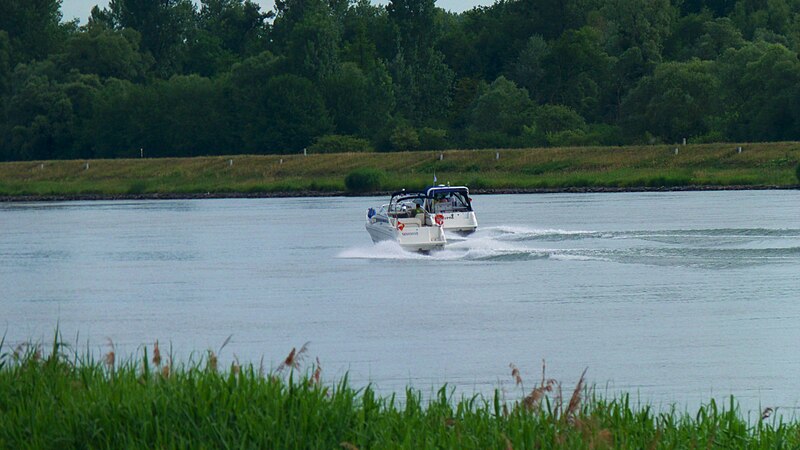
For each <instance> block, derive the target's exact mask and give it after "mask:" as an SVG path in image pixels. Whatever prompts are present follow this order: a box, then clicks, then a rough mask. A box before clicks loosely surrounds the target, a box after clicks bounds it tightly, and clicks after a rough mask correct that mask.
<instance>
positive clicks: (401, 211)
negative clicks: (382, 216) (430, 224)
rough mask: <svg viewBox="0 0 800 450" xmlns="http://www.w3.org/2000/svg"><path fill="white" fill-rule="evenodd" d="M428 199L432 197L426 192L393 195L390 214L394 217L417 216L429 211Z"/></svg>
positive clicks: (390, 202) (389, 209)
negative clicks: (426, 194) (427, 206)
mask: <svg viewBox="0 0 800 450" xmlns="http://www.w3.org/2000/svg"><path fill="white" fill-rule="evenodd" d="M426 200H430V199H428V198H427V196H425V195H424V194H416V195H395V196H392V199H391V200H390V201H389V208H388V214H389V216H392V217H415V216H416V215H417V214H420V213H422V214H424V213H427V209H426V207H425V204H426Z"/></svg>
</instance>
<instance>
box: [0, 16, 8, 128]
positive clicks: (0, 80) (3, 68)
mask: <svg viewBox="0 0 800 450" xmlns="http://www.w3.org/2000/svg"><path fill="white" fill-rule="evenodd" d="M10 80H11V41H10V40H9V39H8V33H6V32H5V31H3V30H0V98H3V95H4V94H5V93H6V92H7V90H8V88H9V83H10ZM0 111H2V108H0ZM0 117H1V116H0Z"/></svg>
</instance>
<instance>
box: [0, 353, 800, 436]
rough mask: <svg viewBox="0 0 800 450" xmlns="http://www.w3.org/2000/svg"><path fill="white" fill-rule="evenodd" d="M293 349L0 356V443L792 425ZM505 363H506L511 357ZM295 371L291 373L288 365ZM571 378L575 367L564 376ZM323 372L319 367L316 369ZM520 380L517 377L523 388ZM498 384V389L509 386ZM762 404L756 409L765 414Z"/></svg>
mask: <svg viewBox="0 0 800 450" xmlns="http://www.w3.org/2000/svg"><path fill="white" fill-rule="evenodd" d="M302 353H303V350H300V351H299V352H297V353H295V352H294V350H293V351H292V352H291V354H290V355H289V357H287V358H286V360H285V361H284V363H283V364H282V365H281V366H280V367H278V368H277V370H275V371H272V372H269V373H263V370H262V369H259V368H257V367H255V366H239V365H237V364H236V363H233V364H232V365H231V366H230V367H226V368H224V369H223V368H220V367H217V364H218V363H217V357H216V355H215V354H214V353H213V352H210V351H209V352H208V353H206V354H205V355H204V356H203V357H202V358H200V361H198V362H194V363H188V364H186V365H183V366H178V365H173V364H172V363H171V358H169V357H167V356H164V355H162V354H161V352H160V351H159V350H157V349H156V348H155V347H154V346H148V347H145V348H143V350H142V351H140V352H139V356H138V357H136V358H135V359H131V360H128V361H124V362H118V361H115V356H114V352H113V349H112V351H109V352H108V354H106V355H105V356H104V357H103V358H102V360H101V361H94V360H93V359H92V358H91V357H88V356H80V355H78V354H76V353H75V352H73V351H72V350H70V349H69V348H68V347H65V346H63V345H61V344H59V343H58V342H56V343H55V344H54V345H53V347H52V348H51V349H47V350H46V351H44V352H43V351H42V349H41V348H40V347H38V346H22V347H18V348H17V349H14V350H13V351H12V350H10V349H8V348H5V349H4V350H2V354H0V418H2V420H0V448H17V449H24V448H62V449H69V448H282V449H294V448H298V449H299V448H328V449H335V448H344V449H348V450H352V449H356V448H357V449H369V448H380V449H385V448H390V449H395V448H396V449H421V448H452V449H490V448H497V449H524V448H545V449H546V448H559V449H561V448H576V449H578V448H579V449H586V448H619V449H645V448H649V449H658V448H753V449H757V448H758V449H760V448H784V447H785V448H797V446H798V445H800V422H798V421H797V420H791V421H789V422H784V421H783V420H782V419H778V418H777V415H773V416H772V417H769V418H765V417H762V418H759V417H756V418H752V417H750V418H745V417H742V415H741V414H740V412H739V410H738V409H737V406H736V403H735V401H734V399H733V398H731V400H730V403H727V402H726V404H725V405H718V404H716V403H714V402H710V403H709V404H707V405H705V406H702V407H700V408H699V410H698V411H696V412H692V413H688V412H679V411H677V410H676V409H673V410H671V411H669V412H659V411H656V410H654V409H653V408H650V407H648V406H634V405H633V404H631V403H630V402H629V400H628V397H625V396H623V397H621V398H620V399H603V398H600V397H598V396H596V395H593V394H592V391H591V390H590V389H587V388H586V387H585V386H584V385H583V377H580V379H579V380H575V381H577V385H576V386H575V388H574V389H569V390H566V389H565V392H563V394H562V393H561V392H560V391H561V388H560V385H559V384H558V383H557V382H555V381H552V380H544V379H542V380H541V381H536V382H534V383H533V386H528V385H525V384H524V383H521V381H522V380H521V377H520V376H519V373H518V372H517V371H516V370H514V371H513V372H512V377H515V378H517V379H518V381H520V383H521V384H518V385H517V390H518V395H516V397H518V399H516V400H515V399H507V398H505V397H504V396H503V395H502V394H500V393H499V392H496V393H495V394H494V396H491V397H490V398H483V397H480V396H475V397H462V398H454V397H455V396H454V395H453V391H452V390H450V389H449V388H448V387H446V386H445V387H443V388H442V389H441V390H439V392H438V393H433V394H432V395H430V396H423V395H421V394H420V393H419V392H417V391H413V390H408V391H407V392H405V393H404V395H403V396H402V398H403V400H402V401H400V400H398V397H397V396H394V395H392V396H380V395H378V394H376V393H375V392H374V391H373V390H372V389H371V388H370V387H369V386H366V387H361V388H354V387H351V386H350V385H349V384H348V382H347V380H346V379H345V380H344V381H341V382H339V383H337V384H334V385H328V384H326V383H325V382H324V381H323V382H321V381H320V370H321V368H320V366H319V361H318V360H317V362H316V363H315V364H313V365H312V366H311V367H309V368H307V370H305V369H304V368H302V367H300V368H298V366H299V364H298V362H299V361H300V360H301V359H302ZM512 368H513V367H512ZM301 374H305V375H301ZM576 378H577V377H576ZM323 379H324V377H323ZM523 386H524V387H525V388H523ZM509 395H510V394H509ZM765 415H766V414H765Z"/></svg>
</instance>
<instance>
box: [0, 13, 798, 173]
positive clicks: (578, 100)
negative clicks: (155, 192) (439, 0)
mask: <svg viewBox="0 0 800 450" xmlns="http://www.w3.org/2000/svg"><path fill="white" fill-rule="evenodd" d="M60 7H61V2H60V0H4V1H3V2H0V160H33V159H63V158H117V157H138V156H141V155H144V156H149V157H160V156H195V155H213V154H236V153H249V154H265V153H293V152H300V151H303V149H309V151H318V152H324V151H344V150H349V151H372V150H376V151H398V150H414V149H442V148H503V147H529V146H567V145H570V146H572V145H622V144H634V143H636V144H638V143H660V142H661V143H673V142H678V141H680V140H682V139H684V138H687V139H689V140H691V141H693V142H712V141H714V142H716V141H777V140H800V60H799V59H798V51H800V0H498V1H496V2H495V3H494V4H493V5H491V6H487V7H478V8H475V9H472V10H469V11H466V12H463V13H451V12H448V11H445V10H443V9H441V8H438V7H436V5H435V0H391V1H389V2H388V4H387V5H385V6H377V5H373V4H372V3H371V2H370V1H369V0H277V1H276V2H275V8H274V10H272V11H262V10H261V8H260V7H259V5H257V4H256V3H253V2H252V1H251V0H202V1H201V2H200V3H199V4H195V3H193V2H192V1H191V0H111V1H110V3H109V5H108V7H106V8H99V7H94V8H93V9H92V10H91V15H90V17H89V19H88V21H87V24H86V25H83V26H79V25H78V23H77V22H65V21H63V19H62V14H61V10H60Z"/></svg>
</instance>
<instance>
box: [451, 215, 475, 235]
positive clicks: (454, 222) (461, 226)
mask: <svg viewBox="0 0 800 450" xmlns="http://www.w3.org/2000/svg"><path fill="white" fill-rule="evenodd" d="M442 216H443V217H444V225H443V228H444V230H445V231H446V232H448V233H450V232H454V233H458V234H460V235H467V234H470V233H472V232H474V231H475V230H476V229H477V228H478V219H477V217H475V212H474V211H468V212H450V213H442Z"/></svg>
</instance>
